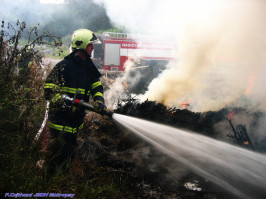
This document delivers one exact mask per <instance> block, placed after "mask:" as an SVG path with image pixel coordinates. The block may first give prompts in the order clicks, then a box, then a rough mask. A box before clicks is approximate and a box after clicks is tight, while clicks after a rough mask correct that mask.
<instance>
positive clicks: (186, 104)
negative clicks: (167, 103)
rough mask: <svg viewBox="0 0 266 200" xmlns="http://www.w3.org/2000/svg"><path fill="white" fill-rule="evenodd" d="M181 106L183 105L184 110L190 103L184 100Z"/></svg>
mask: <svg viewBox="0 0 266 200" xmlns="http://www.w3.org/2000/svg"><path fill="white" fill-rule="evenodd" d="M181 106H182V107H181V109H182V110H183V109H186V108H187V107H188V106H190V105H189V103H188V102H183V103H181Z"/></svg>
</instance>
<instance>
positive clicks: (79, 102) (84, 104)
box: [62, 94, 113, 118]
mask: <svg viewBox="0 0 266 200" xmlns="http://www.w3.org/2000/svg"><path fill="white" fill-rule="evenodd" d="M62 99H64V100H65V101H69V102H71V103H72V104H74V105H78V106H81V107H84V108H85V109H87V110H90V111H93V112H96V113H99V114H101V115H107V116H108V117H111V118H112V116H113V112H111V111H107V110H103V111H100V112H97V110H95V108H94V106H93V105H91V104H90V103H88V102H85V101H84V100H79V99H75V98H70V97H69V96H68V95H66V94H63V95H62Z"/></svg>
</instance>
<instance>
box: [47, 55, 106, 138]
mask: <svg viewBox="0 0 266 200" xmlns="http://www.w3.org/2000/svg"><path fill="white" fill-rule="evenodd" d="M100 76H101V74H100V73H99V71H98V70H97V68H96V67H95V65H94V64H93V62H92V60H91V59H90V58H89V57H88V58H87V59H86V60H82V59H81V58H79V57H78V56H75V52H73V53H71V54H70V55H68V56H67V57H65V58H64V60H62V61H61V62H59V63H57V64H56V66H55V67H54V68H53V70H52V72H51V73H50V74H49V76H48V78H47V80H46V82H45V85H44V94H45V98H46V99H47V100H50V109H49V123H48V126H49V127H50V128H52V129H56V130H59V131H65V132H71V133H76V132H77V131H78V130H79V129H81V128H82V126H83V118H84V117H85V114H86V113H85V110H84V108H81V107H78V106H75V105H72V104H71V103H67V102H65V101H63V99H62V98H61V96H62V94H67V95H68V96H69V97H72V98H74V97H75V98H76V99H80V100H84V101H89V98H90V95H91V96H92V97H93V100H94V101H96V100H98V101H101V102H102V103H103V104H104V98H103V87H102V84H101V81H100V80H99V77H100Z"/></svg>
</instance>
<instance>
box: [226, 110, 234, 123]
mask: <svg viewBox="0 0 266 200" xmlns="http://www.w3.org/2000/svg"><path fill="white" fill-rule="evenodd" d="M235 114H236V112H235V111H232V112H231V113H229V114H228V115H227V120H229V121H230V120H232V118H233V116H234V115H235Z"/></svg>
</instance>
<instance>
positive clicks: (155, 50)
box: [93, 32, 173, 71]
mask: <svg viewBox="0 0 266 200" xmlns="http://www.w3.org/2000/svg"><path fill="white" fill-rule="evenodd" d="M99 39H100V40H101V42H102V43H101V44H95V49H94V55H93V57H94V58H95V59H96V60H97V62H98V63H99V65H100V66H101V68H103V69H104V70H107V71H124V70H125V65H124V64H125V62H126V61H127V60H129V59H130V60H134V61H136V67H138V66H146V67H152V68H153V70H154V71H156V70H157V71H158V69H157V68H160V69H161V68H164V67H165V66H166V64H167V63H168V62H169V61H170V60H173V57H172V56H171V54H172V49H173V46H172V45H171V44H170V43H167V42H165V41H160V40H159V39H158V38H154V37H153V36H149V35H141V34H128V33H113V32H104V33H102V34H101V35H100V36H99Z"/></svg>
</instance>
